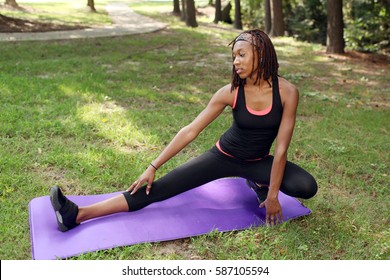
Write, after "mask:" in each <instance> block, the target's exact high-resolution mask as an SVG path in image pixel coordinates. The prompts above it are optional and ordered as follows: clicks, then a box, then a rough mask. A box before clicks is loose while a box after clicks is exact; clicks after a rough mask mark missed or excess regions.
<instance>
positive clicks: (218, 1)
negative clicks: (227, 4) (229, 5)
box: [214, 0, 222, 23]
mask: <svg viewBox="0 0 390 280" xmlns="http://www.w3.org/2000/svg"><path fill="white" fill-rule="evenodd" d="M221 19H222V5H221V0H215V18H214V23H218V22H219V21H220V20H221Z"/></svg>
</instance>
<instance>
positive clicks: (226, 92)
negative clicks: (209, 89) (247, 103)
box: [214, 84, 235, 105]
mask: <svg viewBox="0 0 390 280" xmlns="http://www.w3.org/2000/svg"><path fill="white" fill-rule="evenodd" d="M234 93H235V90H233V91H232V86H231V84H227V85H224V86H223V87H221V88H220V89H219V90H218V91H217V92H216V93H215V96H214V97H215V98H217V99H218V100H220V101H222V102H223V103H225V104H226V105H232V104H233V101H234V97H235V94H234Z"/></svg>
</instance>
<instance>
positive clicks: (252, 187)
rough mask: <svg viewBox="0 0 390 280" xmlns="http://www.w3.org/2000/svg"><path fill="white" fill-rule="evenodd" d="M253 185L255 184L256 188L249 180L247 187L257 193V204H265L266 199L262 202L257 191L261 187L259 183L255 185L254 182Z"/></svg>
mask: <svg viewBox="0 0 390 280" xmlns="http://www.w3.org/2000/svg"><path fill="white" fill-rule="evenodd" d="M253 184H254V186H253V185H252V184H251V183H249V180H246V185H247V186H248V187H249V188H250V189H251V190H252V191H254V192H255V194H256V198H257V202H258V203H259V204H261V203H263V202H264V201H265V199H263V200H262V199H260V198H259V197H258V196H257V191H256V189H255V188H259V186H258V185H257V183H254V182H253Z"/></svg>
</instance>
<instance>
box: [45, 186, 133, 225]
mask: <svg viewBox="0 0 390 280" xmlns="http://www.w3.org/2000/svg"><path fill="white" fill-rule="evenodd" d="M50 201H51V204H52V206H53V209H54V212H55V214H56V218H57V223H58V228H59V229H60V231H63V232H64V231H68V230H70V229H72V228H75V227H76V226H78V225H79V224H80V223H82V222H85V221H87V220H90V219H93V218H98V217H103V216H107V215H110V214H114V213H119V212H127V211H129V207H128V205H127V201H126V199H125V197H124V196H123V195H122V194H119V195H117V196H114V197H112V198H109V199H106V200H103V201H101V202H97V203H95V204H92V205H88V206H85V207H79V206H78V205H76V204H75V203H74V202H72V201H70V200H69V199H68V198H66V197H65V196H64V195H63V194H62V192H61V189H60V188H59V187H57V186H55V187H52V188H51V191H50Z"/></svg>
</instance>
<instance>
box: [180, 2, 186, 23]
mask: <svg viewBox="0 0 390 280" xmlns="http://www.w3.org/2000/svg"><path fill="white" fill-rule="evenodd" d="M186 1H187V0H181V18H180V19H181V20H182V21H186V18H187V8H186V6H187V5H186Z"/></svg>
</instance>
